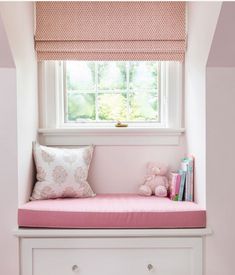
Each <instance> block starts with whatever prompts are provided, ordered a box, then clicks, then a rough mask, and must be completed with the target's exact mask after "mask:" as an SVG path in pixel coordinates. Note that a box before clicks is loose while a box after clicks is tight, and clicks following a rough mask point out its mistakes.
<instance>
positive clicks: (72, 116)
mask: <svg viewBox="0 0 235 275" xmlns="http://www.w3.org/2000/svg"><path fill="white" fill-rule="evenodd" d="M67 100H68V115H67V120H68V121H70V122H76V121H78V120H79V121H82V120H84V121H87V120H95V94H79V93H71V92H70V93H68V94H67Z"/></svg>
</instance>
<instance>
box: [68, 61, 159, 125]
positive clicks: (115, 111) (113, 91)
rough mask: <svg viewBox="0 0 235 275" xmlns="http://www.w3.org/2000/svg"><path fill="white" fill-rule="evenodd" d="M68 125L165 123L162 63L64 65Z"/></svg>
mask: <svg viewBox="0 0 235 275" xmlns="http://www.w3.org/2000/svg"><path fill="white" fill-rule="evenodd" d="M63 67H64V72H63V74H64V85H63V87H64V91H63V92H64V99H65V100H64V110H65V112H64V122H65V123H72V124H73V123H75V124H79V123H114V122H116V121H122V122H127V123H128V124H130V123H131V124H136V123H161V122H163V121H162V118H161V109H162V102H161V98H162V93H161V86H160V74H161V66H160V62H156V61H155V62H153V61H131V62H129V61H106V62H101V61H98V62H94V61H66V62H64V66H63Z"/></svg>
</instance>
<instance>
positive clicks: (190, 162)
mask: <svg viewBox="0 0 235 275" xmlns="http://www.w3.org/2000/svg"><path fill="white" fill-rule="evenodd" d="M193 162H194V161H193V158H190V159H189V174H190V196H189V200H190V201H193V195H194V194H193V193H194V192H193V191H194V181H193V174H194V171H193V165H194V163H193Z"/></svg>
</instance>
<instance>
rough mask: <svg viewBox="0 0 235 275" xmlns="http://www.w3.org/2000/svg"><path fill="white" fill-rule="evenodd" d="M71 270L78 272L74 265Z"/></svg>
mask: <svg viewBox="0 0 235 275" xmlns="http://www.w3.org/2000/svg"><path fill="white" fill-rule="evenodd" d="M72 270H73V271H74V272H78V266H77V265H76V264H75V265H73V266H72Z"/></svg>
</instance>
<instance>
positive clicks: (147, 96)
mask: <svg viewBox="0 0 235 275" xmlns="http://www.w3.org/2000/svg"><path fill="white" fill-rule="evenodd" d="M129 100H130V101H129V102H130V115H129V116H130V118H129V119H130V120H133V121H146V120H154V121H158V120H159V110H158V108H159V107H158V99H157V96H156V93H130V94H129Z"/></svg>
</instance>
